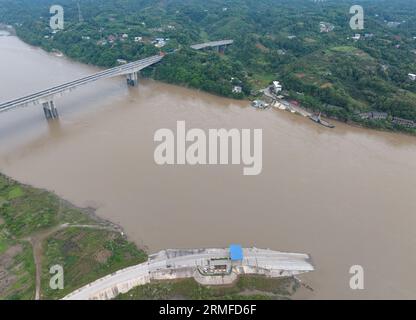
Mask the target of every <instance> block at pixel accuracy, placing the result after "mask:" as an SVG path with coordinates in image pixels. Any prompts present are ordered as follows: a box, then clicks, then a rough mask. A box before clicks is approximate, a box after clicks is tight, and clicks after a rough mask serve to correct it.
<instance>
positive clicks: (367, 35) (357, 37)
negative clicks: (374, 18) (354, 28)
mask: <svg viewBox="0 0 416 320" xmlns="http://www.w3.org/2000/svg"><path fill="white" fill-rule="evenodd" d="M373 37H374V34H373V33H364V35H361V34H359V33H356V34H355V35H354V36H352V37H351V39H352V40H354V41H358V40H362V39H364V40H370V39H372V38H373Z"/></svg>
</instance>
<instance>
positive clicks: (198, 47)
mask: <svg viewBox="0 0 416 320" xmlns="http://www.w3.org/2000/svg"><path fill="white" fill-rule="evenodd" d="M233 43H234V40H219V41H211V42H205V43H199V44H194V45H192V46H191V48H192V49H195V50H201V49H204V48H209V47H219V46H226V45H230V44H233Z"/></svg>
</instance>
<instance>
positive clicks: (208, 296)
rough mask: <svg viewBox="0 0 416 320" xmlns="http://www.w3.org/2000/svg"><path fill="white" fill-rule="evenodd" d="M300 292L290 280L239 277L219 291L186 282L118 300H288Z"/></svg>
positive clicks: (161, 284) (156, 286)
mask: <svg viewBox="0 0 416 320" xmlns="http://www.w3.org/2000/svg"><path fill="white" fill-rule="evenodd" d="M297 288H298V285H297V283H296V282H295V281H294V280H293V279H290V278H280V279H270V278H266V277H261V276H244V277H240V278H239V280H238V281H237V283H235V284H234V285H233V286H220V287H205V286H202V285H200V284H198V283H197V282H196V281H195V280H194V279H183V280H177V281H165V282H155V283H150V284H147V285H144V286H139V287H136V288H134V289H132V290H130V291H129V292H127V293H125V294H122V295H120V296H118V297H117V299H119V300H137V299H150V300H152V299H192V300H216V299H227V300H228V299H230V300H238V299H264V300H266V299H289V298H290V296H291V295H292V294H293V293H294V292H295V291H296V290H297Z"/></svg>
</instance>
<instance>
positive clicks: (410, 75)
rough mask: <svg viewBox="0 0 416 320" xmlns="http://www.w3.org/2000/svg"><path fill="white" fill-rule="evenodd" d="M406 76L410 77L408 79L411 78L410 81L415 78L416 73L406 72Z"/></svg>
mask: <svg viewBox="0 0 416 320" xmlns="http://www.w3.org/2000/svg"><path fill="white" fill-rule="evenodd" d="M408 76H409V79H410V80H412V81H415V80H416V74H414V73H409V74H408Z"/></svg>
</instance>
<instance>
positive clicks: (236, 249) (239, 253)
mask: <svg viewBox="0 0 416 320" xmlns="http://www.w3.org/2000/svg"><path fill="white" fill-rule="evenodd" d="M243 257H244V256H243V248H242V247H241V245H239V244H232V245H230V258H231V261H242V260H243Z"/></svg>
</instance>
